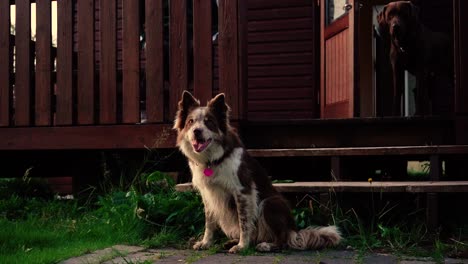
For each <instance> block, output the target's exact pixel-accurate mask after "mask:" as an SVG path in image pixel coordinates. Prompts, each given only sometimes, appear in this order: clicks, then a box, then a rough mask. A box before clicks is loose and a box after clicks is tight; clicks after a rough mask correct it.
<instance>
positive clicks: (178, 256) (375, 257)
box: [61, 245, 468, 264]
mask: <svg viewBox="0 0 468 264" xmlns="http://www.w3.org/2000/svg"><path fill="white" fill-rule="evenodd" d="M95 263H103V264H129V263H132V264H137V263H141V264H143V263H144V264H147V263H181V264H184V263H196V264H218V263H221V264H231V263H233V264H234V263H242V264H244V263H245V264H253V263H262V264H263V263H268V264H270V263H271V264H305V263H317V264H341V263H369V264H373V263H382V264H393V263H400V264H419V263H436V262H435V261H433V260H432V259H430V258H405V257H400V258H399V257H396V256H393V255H387V254H370V255H366V256H360V255H359V254H358V253H357V252H355V251H348V250H342V251H334V250H326V251H305V252H297V251H291V252H286V253H272V254H255V255H250V256H241V255H232V254H227V253H210V252H209V251H193V250H176V249H145V248H143V247H135V246H123V245H117V246H114V247H111V248H107V249H103V250H98V251H95V252H93V253H90V254H86V255H83V256H79V257H75V258H71V259H68V260H65V261H63V262H61V264H95ZM444 263H447V264H458V263H467V264H468V259H450V258H447V259H445V262H444Z"/></svg>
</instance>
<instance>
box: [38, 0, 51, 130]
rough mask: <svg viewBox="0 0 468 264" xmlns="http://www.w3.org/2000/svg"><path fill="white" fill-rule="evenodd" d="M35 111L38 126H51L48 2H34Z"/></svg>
mask: <svg viewBox="0 0 468 264" xmlns="http://www.w3.org/2000/svg"><path fill="white" fill-rule="evenodd" d="M36 6H37V7H36V9H37V11H36V13H37V14H36V16H37V23H36V25H37V29H36V32H37V33H36V36H37V37H36V93H35V99H36V105H35V106H36V109H35V113H36V115H35V120H36V123H35V124H36V125H38V126H50V125H51V124H52V105H51V102H52V83H51V79H52V65H51V48H52V37H51V34H52V33H51V21H52V19H51V11H50V7H51V4H50V0H37V1H36Z"/></svg>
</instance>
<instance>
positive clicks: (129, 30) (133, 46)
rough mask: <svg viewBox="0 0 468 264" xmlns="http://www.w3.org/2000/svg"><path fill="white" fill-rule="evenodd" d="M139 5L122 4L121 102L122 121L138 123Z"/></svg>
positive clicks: (137, 2)
mask: <svg viewBox="0 0 468 264" xmlns="http://www.w3.org/2000/svg"><path fill="white" fill-rule="evenodd" d="M139 11H140V5H139V1H124V2H123V39H122V41H123V43H122V45H123V46H122V49H123V50H122V55H123V65H122V66H123V69H122V70H123V72H122V74H123V87H122V88H123V91H122V92H123V98H122V100H123V102H122V107H123V110H122V114H123V116H122V121H123V122H124V123H138V122H140V48H139V47H140V28H139V25H140V14H139Z"/></svg>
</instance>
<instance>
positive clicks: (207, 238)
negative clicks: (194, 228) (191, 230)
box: [193, 211, 217, 250]
mask: <svg viewBox="0 0 468 264" xmlns="http://www.w3.org/2000/svg"><path fill="white" fill-rule="evenodd" d="M216 227H217V225H216V222H215V220H214V219H213V217H212V216H211V214H210V213H208V212H206V211H205V233H204V234H203V239H202V240H201V241H198V242H197V243H195V245H193V249H195V250H200V249H208V248H209V247H210V246H211V244H212V243H213V235H214V232H215V230H216Z"/></svg>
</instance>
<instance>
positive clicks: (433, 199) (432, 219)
mask: <svg viewBox="0 0 468 264" xmlns="http://www.w3.org/2000/svg"><path fill="white" fill-rule="evenodd" d="M426 198H427V204H426V224H427V228H428V229H429V230H430V231H434V230H436V228H437V227H438V226H439V199H438V194H437V193H427V194H426Z"/></svg>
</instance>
